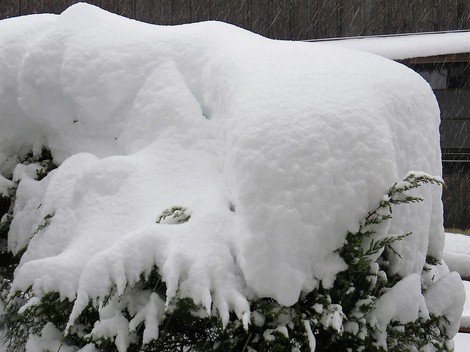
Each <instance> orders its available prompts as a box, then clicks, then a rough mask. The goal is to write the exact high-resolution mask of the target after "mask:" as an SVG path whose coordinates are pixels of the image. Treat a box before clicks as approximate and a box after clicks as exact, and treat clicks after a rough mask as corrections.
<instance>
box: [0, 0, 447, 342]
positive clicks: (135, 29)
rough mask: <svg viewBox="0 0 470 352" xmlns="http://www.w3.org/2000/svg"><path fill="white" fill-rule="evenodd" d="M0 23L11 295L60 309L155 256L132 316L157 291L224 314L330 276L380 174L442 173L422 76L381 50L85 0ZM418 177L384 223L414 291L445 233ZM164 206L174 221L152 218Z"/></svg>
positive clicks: (242, 312) (385, 181) (78, 303)
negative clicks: (156, 18)
mask: <svg viewBox="0 0 470 352" xmlns="http://www.w3.org/2000/svg"><path fill="white" fill-rule="evenodd" d="M0 33H1V34H0V48H1V51H0V53H1V54H0V63H1V65H0V74H1V75H2V80H1V81H0V113H1V114H0V123H1V126H2V128H1V130H0V166H1V167H0V169H1V171H2V175H3V176H2V177H1V178H0V186H1V185H2V184H6V183H7V182H8V181H6V180H4V178H8V177H9V175H10V174H11V173H13V181H15V182H16V181H19V186H18V190H17V194H16V203H15V209H14V219H13V222H12V224H11V229H10V234H9V239H8V240H9V242H8V245H9V248H10V250H12V251H13V252H14V253H19V252H21V251H22V250H25V249H26V251H25V253H24V255H23V256H22V259H21V263H20V265H19V267H18V269H17V271H16V273H15V279H14V282H13V290H27V289H28V288H30V287H32V290H33V293H34V294H35V295H36V296H38V297H41V296H42V295H44V294H45V293H47V292H50V291H54V292H59V293H60V295H61V296H62V297H63V298H65V297H66V298H69V299H70V300H75V308H74V312H73V314H72V319H71V321H73V317H76V316H78V314H79V313H80V311H81V309H83V308H84V307H85V305H86V304H87V303H88V301H89V299H95V298H98V297H103V296H106V295H107V294H108V292H109V290H110V289H111V288H112V287H116V289H117V291H118V293H123V292H124V291H125V290H126V287H129V286H132V284H134V283H135V282H137V281H138V280H139V278H140V277H141V274H142V273H149V272H150V271H151V270H152V268H153V267H154V266H155V265H156V266H157V267H158V268H159V269H160V274H161V276H162V278H163V280H164V281H165V283H166V285H167V302H155V306H154V312H153V313H152V314H153V318H152V317H150V318H148V320H149V322H155V321H156V320H158V317H159V316H161V314H162V313H161V311H160V310H161V309H164V304H168V303H169V301H170V300H171V299H172V298H173V297H175V296H179V297H190V298H192V299H193V300H194V301H195V302H196V303H200V304H201V305H202V306H204V307H205V308H206V310H207V311H208V312H211V311H215V310H216V311H218V312H219V314H220V315H221V317H222V320H223V321H224V322H226V321H227V320H228V314H229V311H234V312H235V313H236V314H237V315H238V317H239V318H240V319H242V320H243V321H244V322H245V323H247V319H248V318H247V317H248V315H249V304H248V299H249V298H253V297H272V298H274V299H276V300H277V301H278V302H279V303H281V304H283V305H292V304H294V303H295V302H296V301H297V300H298V298H299V295H300V294H301V293H302V292H309V291H311V290H312V289H313V288H314V287H317V286H318V285H319V284H320V283H322V285H323V286H324V287H326V288H327V287H330V286H331V285H332V283H333V281H334V279H335V276H336V274H337V273H338V272H339V271H342V270H344V269H345V264H344V262H343V261H342V259H341V258H340V257H339V256H338V254H337V253H336V252H335V250H336V249H338V248H339V247H340V246H341V245H342V244H343V243H344V240H345V236H346V233H347V231H356V230H357V228H358V221H359V220H360V219H361V218H362V217H363V216H364V215H365V214H367V212H368V211H370V210H371V209H374V208H376V207H377V205H378V202H379V201H380V200H381V199H382V196H383V195H384V194H386V192H387V190H388V187H390V185H392V184H393V183H394V182H396V181H397V180H399V179H402V178H403V177H404V176H405V175H406V174H407V173H408V171H410V170H422V171H424V172H427V173H429V174H432V175H440V172H441V171H440V169H441V167H440V148H439V134H438V126H439V110H438V106H437V103H436V101H435V98H434V96H433V94H432V92H431V89H430V88H429V86H428V85H427V83H426V82H425V81H424V80H422V79H421V78H420V77H419V76H418V75H417V74H415V73H413V72H412V71H410V70H408V69H407V68H405V67H404V66H401V65H399V64H397V63H394V62H391V61H388V60H386V59H383V58H380V57H375V56H373V55H369V54H366V53H360V52H354V51H348V50H346V49H342V48H336V47H328V46H325V45H322V44H316V43H297V42H284V41H273V40H268V39H266V38H263V37H261V36H258V35H255V34H252V33H249V32H247V31H244V30H241V29H238V28H236V27H233V26H231V25H227V24H222V23H217V22H208V23H199V24H191V25H183V26H175V27H164V26H153V25H148V24H143V23H138V22H135V21H131V20H128V19H125V18H122V17H119V16H116V15H113V14H110V13H107V12H105V11H102V10H100V9H98V8H96V7H93V6H90V5H86V4H77V5H74V6H72V7H70V8H69V9H68V10H66V11H65V12H64V13H63V14H61V15H60V16H52V15H51V16H33V17H31V18H29V19H25V18H20V19H13V20H8V21H2V22H0ZM43 147H47V148H48V149H50V151H51V153H52V155H53V157H54V161H55V162H56V163H58V164H60V166H59V167H58V168H57V169H56V170H54V171H52V172H51V173H50V174H49V175H48V176H47V177H45V178H44V179H42V180H40V181H38V180H36V179H35V170H36V168H37V166H35V165H33V164H31V165H27V166H25V165H18V166H17V167H15V168H14V170H13V166H14V165H15V162H14V161H15V160H17V159H16V155H23V154H24V153H26V152H27V151H29V150H33V152H34V154H36V155H37V154H39V153H40V151H41V150H42V148H43ZM12 160H13V161H12ZM419 191H420V194H421V196H422V197H423V198H424V199H425V201H424V202H423V203H420V204H417V205H413V206H409V207H408V206H403V207H402V208H400V209H397V212H396V213H394V219H393V221H392V223H391V224H390V227H389V229H388V231H389V232H390V233H397V234H399V233H403V232H407V231H412V232H413V235H412V236H409V237H407V238H406V239H404V240H403V241H401V242H399V243H397V246H396V248H395V250H396V251H397V252H398V253H400V255H401V256H402V259H401V260H397V261H396V262H394V263H392V269H393V271H394V272H396V273H399V274H400V275H402V276H403V277H407V276H410V280H409V281H410V282H411V283H413V285H414V284H415V281H416V280H414V278H415V276H414V274H419V275H421V271H422V269H423V265H424V263H425V259H426V255H432V256H435V257H436V258H441V257H442V249H443V241H444V237H443V227H442V204H441V194H440V190H439V188H438V187H433V186H429V187H428V186H424V187H423V188H420V190H419ZM172 209H179V211H180V213H179V215H178V216H182V215H184V216H183V217H181V218H178V219H184V220H182V221H169V222H168V221H163V222H162V221H159V220H161V219H162V214H168V211H170V213H171V211H172ZM183 213H184V214H183ZM405 284H406V282H405V283H403V285H405ZM401 289H403V288H401ZM403 290H404V289H403ZM400 292H401V291H400ZM413 292H414V291H413ZM397 295H398V293H397V294H395V295H392V294H390V298H387V299H388V300H389V301H393V302H394V304H398V302H397V301H396V300H395V299H394V297H395V296H397ZM415 296H420V294H419V293H416V294H414V293H413V297H415ZM384 300H385V298H384ZM389 301H387V302H386V304H385V303H384V307H385V306H386V307H387V308H383V310H387V312H388V313H387V314H386V318H384V319H392V318H393V319H396V318H397V317H396V315H397V314H398V313H397V312H399V311H396V312H395V311H393V308H390V304H391V303H390V302H389ZM430 302H431V301H430ZM429 304H431V303H429ZM429 304H428V305H429ZM162 307H163V308H162ZM428 309H429V310H430V311H431V310H433V309H431V308H430V307H428ZM436 309H437V308H436ZM389 311H390V312H389ZM142 319H144V318H142ZM405 320H406V319H405ZM116 321H117V320H113V322H114V323H116ZM149 324H150V323H149ZM102 329H105V328H104V327H103V328H102ZM149 338H150V337H149ZM122 343H123V345H122V346H124V347H123V348H125V343H126V342H125V341H123V342H122Z"/></svg>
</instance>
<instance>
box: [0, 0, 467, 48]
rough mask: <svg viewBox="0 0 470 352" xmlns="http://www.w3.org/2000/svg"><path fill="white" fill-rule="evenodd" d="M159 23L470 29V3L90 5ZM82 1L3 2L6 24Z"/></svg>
mask: <svg viewBox="0 0 470 352" xmlns="http://www.w3.org/2000/svg"><path fill="white" fill-rule="evenodd" d="M85 1H86V2H88V3H91V4H94V5H97V6H99V7H101V8H104V9H106V10H109V11H112V12H115V13H118V14H121V15H124V16H126V17H129V18H134V19H137V20H140V21H145V22H149V23H156V24H181V23H189V22H199V21H205V20H221V21H225V22H229V23H232V24H235V25H238V26H240V27H243V28H246V29H248V30H251V31H254V32H257V33H260V34H263V35H265V36H267V37H270V38H276V39H294V40H303V39H315V38H329V37H340V36H341V37H344V36H360V35H376V34H395V33H409V32H423V31H441V30H456V29H469V28H470V0H237V1H229V0H85ZM76 2H78V1H77V0H0V19H3V18H7V17H14V16H19V15H25V14H31V13H47V12H49V13H60V12H62V11H63V10H64V9H66V8H67V7H68V6H70V5H71V4H73V3H76Z"/></svg>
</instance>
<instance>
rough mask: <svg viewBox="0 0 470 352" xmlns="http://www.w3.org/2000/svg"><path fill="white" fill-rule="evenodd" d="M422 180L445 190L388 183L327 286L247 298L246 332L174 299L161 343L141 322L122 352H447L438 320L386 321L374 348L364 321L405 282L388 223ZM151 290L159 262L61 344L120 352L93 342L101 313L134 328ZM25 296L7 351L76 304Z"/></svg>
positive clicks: (100, 340) (411, 180) (341, 251)
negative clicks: (135, 303)
mask: <svg viewBox="0 0 470 352" xmlns="http://www.w3.org/2000/svg"><path fill="white" fill-rule="evenodd" d="M424 184H435V185H442V184H443V182H442V180H441V179H439V178H435V177H431V176H429V175H426V174H422V173H410V174H408V175H407V176H406V177H405V179H403V180H402V181H400V182H397V183H395V184H394V185H393V186H392V187H390V189H389V190H388V192H387V193H386V194H385V195H384V197H383V199H382V200H380V201H379V202H378V206H377V207H376V208H375V209H374V210H372V211H371V212H369V213H368V214H366V215H365V216H364V218H363V219H361V221H360V223H359V226H358V230H357V231H356V232H348V233H347V234H346V238H345V242H344V244H343V245H342V246H341V247H340V248H338V249H337V251H336V252H337V254H338V255H339V256H340V257H341V258H342V259H343V260H344V262H345V263H346V264H347V269H346V270H344V271H342V272H340V273H338V275H337V277H336V280H335V282H334V284H333V286H332V287H324V286H323V285H322V284H321V283H319V285H318V287H317V288H315V289H314V290H313V291H311V292H309V293H305V294H303V295H302V296H301V297H300V299H299V300H298V302H297V303H296V304H294V305H293V306H291V307H285V306H282V305H280V304H279V303H277V302H276V301H275V300H273V299H270V298H258V299H254V300H252V301H251V302H250V308H251V322H250V324H249V326H248V327H247V328H246V329H245V328H244V326H243V324H242V323H241V322H240V320H239V319H237V317H236V316H235V315H234V314H232V315H231V316H230V319H229V322H228V324H227V325H226V326H223V324H222V320H221V319H220V317H219V316H218V314H217V313H216V312H213V314H207V312H206V311H205V309H203V307H201V306H200V305H197V304H195V303H194V302H193V301H192V300H191V299H189V298H183V297H178V296H177V297H176V298H174V299H173V301H172V302H170V304H169V305H166V306H165V311H164V313H163V314H162V316H161V317H160V320H159V324H158V338H153V339H151V340H150V341H146V342H144V341H145V339H144V336H145V333H146V328H147V326H146V320H145V319H141V320H139V323H138V324H137V325H136V326H133V327H132V328H131V327H129V329H128V330H129V331H127V332H126V334H127V338H128V345H127V351H129V352H137V351H144V352H175V351H176V352H190V351H191V352H203V351H215V352H226V351H237V352H238V351H241V352H255V351H256V352H268V351H269V352H284V351H290V352H308V351H311V348H312V346H313V344H315V345H316V348H315V351H317V352H326V351H337V352H342V351H344V352H358V351H366V352H385V351H387V350H388V351H394V352H400V351H409V350H410V348H412V350H413V351H417V352H424V351H428V350H429V348H430V347H431V346H432V347H433V348H434V350H436V351H439V352H448V351H451V349H450V347H449V343H448V340H449V339H450V336H448V334H447V332H446V329H445V326H446V323H448V321H446V319H447V318H446V317H445V316H434V315H431V316H430V317H429V318H427V319H426V318H422V317H421V318H419V319H417V320H416V321H414V322H411V323H407V324H403V323H400V322H397V321H391V322H390V324H389V325H388V326H387V327H386V334H387V341H386V344H387V346H383V345H381V344H380V343H379V342H378V337H377V336H378V335H379V334H380V333H383V331H378V330H377V329H378V327H377V326H376V325H374V324H372V323H371V322H370V320H369V319H368V317H369V315H370V314H371V312H373V311H374V309H375V304H376V302H377V300H378V299H379V298H380V297H381V296H382V295H383V294H384V293H385V292H386V290H387V289H388V288H391V287H393V286H394V285H396V284H397V283H398V282H400V281H401V280H402V279H403V278H402V277H400V276H399V275H397V274H392V273H391V271H390V267H389V266H390V261H389V259H390V257H391V256H395V257H398V258H400V257H399V256H400V254H399V253H398V252H397V251H396V250H395V249H394V244H395V243H397V242H398V241H402V240H404V239H405V238H406V237H408V236H413V234H412V233H410V232H407V233H403V234H398V235H396V234H389V233H388V231H387V229H388V227H387V224H388V222H389V221H390V220H391V219H392V215H393V210H394V208H395V207H396V206H401V205H403V204H412V203H417V202H421V201H422V199H421V198H420V197H417V196H414V195H411V194H410V191H412V190H415V189H417V188H419V187H420V186H422V185H424ZM185 210H186V209H184V208H181V207H174V208H172V209H171V211H169V212H168V213H162V215H161V216H160V217H159V219H157V222H158V223H164V221H163V220H165V218H166V217H170V218H172V220H175V219H176V220H175V221H172V222H170V223H181V222H184V221H187V218H189V215H187V214H186V213H185ZM175 214H176V215H177V216H175ZM173 218H174V219H173ZM46 220H47V219H46ZM179 220H181V221H180V222H179ZM426 262H427V264H426V265H425V269H424V270H423V271H426V270H431V269H432V267H433V266H435V265H438V264H439V260H438V259H436V258H433V257H431V256H429V257H428V258H427V260H426ZM425 289H426V288H425V287H423V288H422V290H423V291H424V290H425ZM155 294H156V295H157V297H158V299H159V300H160V301H161V302H166V301H167V297H166V285H165V282H164V281H163V280H162V277H161V275H160V269H159V268H158V267H156V266H155V267H154V268H153V269H152V270H151V271H150V272H147V273H142V275H141V278H140V281H138V282H137V283H135V284H133V285H128V287H127V288H126V289H125V291H124V293H121V294H118V293H117V289H112V290H111V291H110V292H109V294H108V295H107V296H105V297H102V298H100V299H98V300H94V301H90V303H89V305H88V307H87V308H86V309H85V310H84V311H83V312H82V314H81V315H80V317H79V318H78V319H77V321H75V323H74V325H73V327H72V329H71V330H70V331H68V332H67V334H64V340H63V342H64V343H65V344H68V345H72V346H76V347H77V348H81V347H83V346H85V345H87V344H88V343H93V344H94V345H95V346H96V347H97V348H98V350H100V351H104V352H117V351H118V347H117V345H118V343H117V340H118V338H119V337H118V335H116V336H101V335H100V336H98V335H96V334H94V332H93V331H94V330H93V329H94V327H96V326H97V324H98V325H99V323H100V321H101V320H103V316H102V312H103V310H104V309H106V307H114V308H113V309H115V310H116V311H117V312H118V313H116V314H119V316H120V317H123V318H124V319H125V320H126V321H128V322H129V326H131V325H132V324H131V322H132V321H135V319H136V317H137V315H138V313H135V311H133V310H132V309H131V306H132V304H131V303H129V302H132V297H135V296H139V297H152V295H153V296H155ZM31 298H32V294H31V293H30V292H28V293H22V292H17V293H15V294H14V295H13V298H12V299H11V300H10V301H9V302H8V304H7V308H6V311H5V313H4V315H3V317H2V319H1V322H0V329H1V330H3V331H4V336H5V339H6V340H7V342H8V343H9V346H10V348H9V351H11V352H13V351H15V350H18V351H19V350H22V349H24V345H25V343H26V339H27V336H28V335H29V334H40V331H41V330H42V329H43V328H44V326H45V325H46V324H47V323H48V322H52V323H53V324H54V326H55V327H56V328H57V329H59V330H61V331H64V332H65V326H66V324H67V321H68V319H69V315H70V313H71V311H72V306H73V302H70V301H68V300H66V299H61V298H60V297H59V295H58V294H57V293H50V294H47V295H45V296H43V297H40V299H39V300H38V302H37V304H36V305H32V306H31V307H28V308H27V309H23V310H21V309H20V307H21V306H22V305H23V304H25V302H27V301H28V300H29V299H31ZM149 300H150V298H149ZM162 304H163V303H162ZM134 310H135V309H134ZM312 335H313V337H312ZM121 350H122V348H121ZM54 352H56V351H54Z"/></svg>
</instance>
